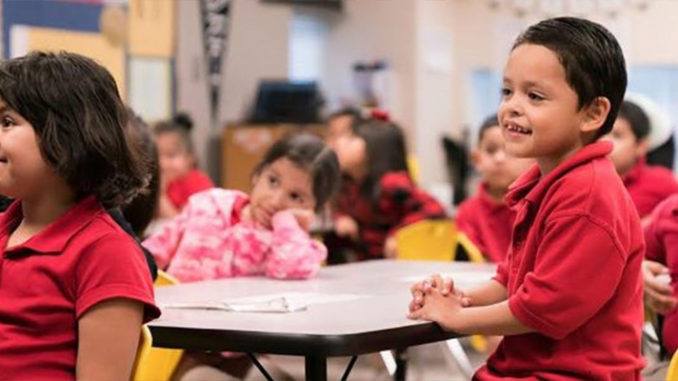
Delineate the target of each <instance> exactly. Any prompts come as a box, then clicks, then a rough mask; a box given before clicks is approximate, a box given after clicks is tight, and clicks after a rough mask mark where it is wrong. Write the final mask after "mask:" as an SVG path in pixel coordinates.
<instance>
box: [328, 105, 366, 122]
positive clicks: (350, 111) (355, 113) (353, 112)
mask: <svg viewBox="0 0 678 381" xmlns="http://www.w3.org/2000/svg"><path fill="white" fill-rule="evenodd" d="M342 116H350V117H351V118H352V119H353V120H356V119H360V118H362V112H360V109H357V108H355V107H345V108H342V109H339V110H337V111H335V112H333V113H331V114H330V115H329V116H328V117H327V121H331V120H332V119H335V118H339V117H342Z"/></svg>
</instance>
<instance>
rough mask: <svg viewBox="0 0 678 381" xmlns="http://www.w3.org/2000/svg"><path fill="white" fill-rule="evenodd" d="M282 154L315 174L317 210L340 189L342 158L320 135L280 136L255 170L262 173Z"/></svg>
mask: <svg viewBox="0 0 678 381" xmlns="http://www.w3.org/2000/svg"><path fill="white" fill-rule="evenodd" d="M282 158H285V159H288V160H290V161H291V162H293V163H294V164H296V165H297V166H299V167H300V168H303V169H305V170H307V171H308V172H309V173H310V174H311V183H312V187H313V197H314V198H315V202H316V204H315V209H316V210H320V209H321V208H322V207H323V206H324V205H325V202H327V201H328V200H330V199H331V198H332V197H334V196H335V195H336V193H337V192H338V191H339V183H340V181H341V171H340V169H339V159H337V155H336V154H335V153H334V151H333V150H332V149H330V148H329V147H328V146H327V145H325V142H324V141H323V140H322V139H321V138H319V137H318V136H315V135H312V134H308V133H299V134H291V135H288V136H286V137H284V138H282V139H280V140H278V141H277V142H276V143H275V144H273V146H272V147H271V148H269V150H268V151H267V152H266V154H265V155H264V158H263V159H262V160H261V162H259V164H257V166H256V167H255V168H254V171H253V174H254V175H258V174H260V173H261V171H263V170H264V168H266V167H267V166H269V165H270V164H271V163H273V162H274V161H276V160H278V159H282Z"/></svg>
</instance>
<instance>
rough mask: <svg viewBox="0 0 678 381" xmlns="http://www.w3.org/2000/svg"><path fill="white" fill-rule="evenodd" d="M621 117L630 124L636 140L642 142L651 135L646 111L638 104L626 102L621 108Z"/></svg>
mask: <svg viewBox="0 0 678 381" xmlns="http://www.w3.org/2000/svg"><path fill="white" fill-rule="evenodd" d="M619 117H620V118H624V119H626V120H627V121H628V122H629V124H630V125H631V131H632V132H633V136H635V137H636V140H642V139H644V138H646V137H647V135H649V134H650V119H648V117H647V114H646V113H645V111H643V109H642V108H641V107H640V106H638V105H637V104H635V103H633V102H629V101H624V102H623V103H622V105H621V107H620V108H619Z"/></svg>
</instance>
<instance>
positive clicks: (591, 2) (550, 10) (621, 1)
mask: <svg viewBox="0 0 678 381" xmlns="http://www.w3.org/2000/svg"><path fill="white" fill-rule="evenodd" d="M486 2H487V5H488V7H489V8H492V9H508V10H510V11H511V13H513V14H514V15H515V16H517V17H523V16H526V15H528V14H532V15H537V16H556V15H562V14H571V15H576V16H588V15H590V14H592V13H602V14H604V15H607V16H609V17H612V18H614V17H617V15H618V14H619V12H621V11H623V10H625V9H635V10H640V11H644V10H646V9H647V8H648V7H649V5H650V0H486Z"/></svg>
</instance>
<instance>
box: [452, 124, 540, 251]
mask: <svg viewBox="0 0 678 381" xmlns="http://www.w3.org/2000/svg"><path fill="white" fill-rule="evenodd" d="M471 158H472V160H473V164H474V166H475V168H476V170H477V171H478V172H480V175H481V176H482V179H483V181H482V182H481V184H480V186H479V187H478V193H477V194H476V195H475V197H473V198H470V199H467V200H465V201H464V202H463V203H462V204H461V205H459V210H458V211H457V216H456V217H455V220H456V222H457V228H458V229H459V231H460V232H463V233H464V234H466V236H467V237H468V238H469V239H470V240H471V242H473V243H474V244H475V245H476V246H477V247H478V250H480V252H481V253H483V255H484V256H485V258H487V260H489V261H490V262H501V261H503V260H504V257H505V256H506V251H507V250H508V247H509V243H511V228H512V227H513V220H514V218H515V212H514V211H513V210H511V209H510V208H509V207H508V206H507V205H506V203H504V196H506V193H507V192H508V189H509V185H511V183H512V182H513V181H515V179H517V178H518V176H519V175H520V174H521V173H523V172H525V170H527V168H528V167H529V166H530V165H532V164H533V161H532V160H529V159H522V158H518V157H513V156H511V155H509V154H508V153H507V152H506V150H505V148H504V137H503V136H502V133H501V127H499V121H498V120H497V116H496V115H492V116H490V117H488V118H487V119H485V121H484V122H483V124H482V125H481V126H480V131H479V132H478V146H477V148H476V149H475V150H473V152H472V154H471Z"/></svg>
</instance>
